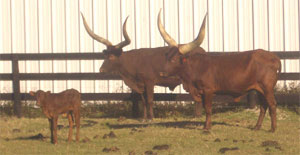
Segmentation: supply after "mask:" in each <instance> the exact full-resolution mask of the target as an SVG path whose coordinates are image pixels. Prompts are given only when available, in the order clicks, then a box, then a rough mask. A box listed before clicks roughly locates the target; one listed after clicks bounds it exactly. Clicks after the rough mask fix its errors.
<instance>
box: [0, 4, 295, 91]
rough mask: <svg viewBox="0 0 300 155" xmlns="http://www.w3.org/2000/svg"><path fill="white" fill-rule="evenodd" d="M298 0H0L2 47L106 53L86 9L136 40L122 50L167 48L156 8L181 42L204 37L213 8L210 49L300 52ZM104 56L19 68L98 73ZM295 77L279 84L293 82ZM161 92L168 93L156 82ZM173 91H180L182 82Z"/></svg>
mask: <svg viewBox="0 0 300 155" xmlns="http://www.w3.org/2000/svg"><path fill="white" fill-rule="evenodd" d="M299 7H300V6H299V0H288V1H287V0H243V1H239V0H215V1H209V0H125V1H124V0H43V1H39V0H30V1H26V0H1V1H0V10H1V11H0V53H61V52H62V53H73V52H102V50H103V49H105V48H106V47H105V46H104V45H103V44H101V43H98V42H97V41H94V40H92V39H91V38H90V37H89V36H88V34H87V33H86V31H85V29H84V27H83V24H82V19H81V16H80V12H82V13H83V14H84V15H85V17H86V19H87V22H88V23H89V25H90V26H91V27H92V29H93V30H94V31H95V32H96V33H97V34H99V35H100V36H102V37H104V38H108V39H109V40H110V41H111V42H112V43H113V44H117V43H119V42H120V41H122V40H124V38H123V36H122V24H123V22H124V20H125V18H126V17H127V16H128V15H129V19H128V22H127V31H128V34H129V36H130V38H131V40H132V43H131V44H130V45H129V46H127V47H125V48H124V50H130V49H135V48H143V47H159V46H165V45H166V44H165V43H164V41H163V39H162V38H161V36H160V34H159V32H158V30H157V14H158V12H159V10H160V9H161V8H162V15H163V16H162V22H163V24H164V25H165V28H166V30H167V31H168V33H169V34H170V35H171V36H172V37H173V38H174V39H175V40H176V41H177V42H178V43H187V42H190V41H192V40H193V39H194V37H195V36H197V35H198V32H199V28H200V26H201V22H202V20H203V18H204V15H205V14H206V13H208V18H207V29H206V37H205V40H204V42H203V44H202V45H201V46H202V47H203V48H204V49H205V50H206V51H219V52H226V51H244V50H251V49H257V48H262V49H266V50H271V51H299V48H300V47H299V46H300V45H299V41H300V40H299V33H300V32H299V29H300V25H299V22H300V21H299V17H300V16H299V12H300V11H299ZM102 62H103V61H79V60H64V61H22V62H20V72H26V73H36V72H37V73H38V72H40V73H46V72H50V73H51V72H53V73H60V72H70V73H72V72H98V71H99V68H100V66H101V64H102ZM282 65H283V71H284V72H299V65H300V64H299V60H284V61H282ZM7 66H11V62H9V61H2V62H0V73H10V72H11V68H10V67H7ZM289 82H290V81H286V82H280V84H284V83H285V84H288V83H289ZM67 88H76V89H78V90H80V91H81V92H86V93H89V92H126V91H128V90H129V88H128V87H127V86H126V85H125V84H124V83H123V82H122V81H112V80H111V81H99V80H96V81H85V80H83V81H22V82H21V92H29V91H30V90H37V89H44V90H51V91H54V92H59V91H62V90H64V89H67ZM11 91H12V86H11V82H8V81H0V92H11ZM155 92H170V91H169V90H168V89H166V88H163V87H155ZM175 92H182V93H184V90H183V89H182V87H177V88H176V90H175Z"/></svg>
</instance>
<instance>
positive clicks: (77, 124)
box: [74, 109, 80, 142]
mask: <svg viewBox="0 0 300 155" xmlns="http://www.w3.org/2000/svg"><path fill="white" fill-rule="evenodd" d="M74 117H75V123H76V142H79V133H80V132H79V130H80V129H79V128H80V110H79V109H76V110H74Z"/></svg>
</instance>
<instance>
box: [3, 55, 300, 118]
mask: <svg viewBox="0 0 300 155" xmlns="http://www.w3.org/2000/svg"><path fill="white" fill-rule="evenodd" d="M226 53H229V52H226ZM273 53H275V54H276V55H278V56H279V57H280V59H299V58H300V52H299V51H289V52H273ZM210 54H214V55H218V54H220V52H210ZM103 59H104V55H103V53H45V54H0V61H12V73H11V74H0V80H3V81H12V83H13V93H2V94H0V100H13V101H14V113H15V114H16V115H17V116H18V117H21V100H33V97H31V96H30V95H29V94H28V93H20V80H121V78H120V77H119V76H113V75H104V74H100V73H19V61H20V60H23V61H24V60H103ZM279 80H300V73H281V74H280V76H279ZM136 96H137V95H135V94H134V93H133V94H132V93H82V100H131V101H133V102H136ZM252 96H253V95H252ZM225 98H226V97H225ZM251 98H253V97H250V99H251ZM281 98H282V97H278V98H277V100H278V99H281ZM154 100H155V101H192V98H191V96H190V95H189V94H165V93H156V94H155V95H154ZM219 100H224V98H219ZM250 102H253V99H252V100H251V101H250ZM279 102H280V101H279ZM135 115H136V114H135Z"/></svg>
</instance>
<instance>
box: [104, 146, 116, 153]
mask: <svg viewBox="0 0 300 155" xmlns="http://www.w3.org/2000/svg"><path fill="white" fill-rule="evenodd" d="M117 151H120V149H119V148H118V147H116V146H113V147H111V148H106V147H105V148H103V150H102V152H107V153H108V152H117Z"/></svg>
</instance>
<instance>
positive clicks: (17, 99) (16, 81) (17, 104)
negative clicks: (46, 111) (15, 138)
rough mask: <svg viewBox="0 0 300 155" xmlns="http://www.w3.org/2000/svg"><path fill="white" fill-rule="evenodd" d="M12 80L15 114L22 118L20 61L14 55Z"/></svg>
mask: <svg viewBox="0 0 300 155" xmlns="http://www.w3.org/2000/svg"><path fill="white" fill-rule="evenodd" d="M12 80H13V99H14V105H13V107H14V114H15V115H16V116H17V117H18V118H20V117H21V116H22V114H21V94H20V77H19V61H18V58H17V57H16V56H13V59H12Z"/></svg>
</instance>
